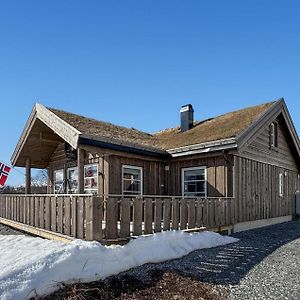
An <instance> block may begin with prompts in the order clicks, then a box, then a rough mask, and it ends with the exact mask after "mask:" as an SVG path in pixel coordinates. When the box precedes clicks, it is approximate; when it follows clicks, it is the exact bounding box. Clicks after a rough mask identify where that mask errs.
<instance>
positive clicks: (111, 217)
mask: <svg viewBox="0 0 300 300" xmlns="http://www.w3.org/2000/svg"><path fill="white" fill-rule="evenodd" d="M117 208H118V199H117V198H114V197H108V198H107V204H106V238H107V239H116V238H117V237H118V227H117V226H118V224H117V216H118V210H117Z"/></svg>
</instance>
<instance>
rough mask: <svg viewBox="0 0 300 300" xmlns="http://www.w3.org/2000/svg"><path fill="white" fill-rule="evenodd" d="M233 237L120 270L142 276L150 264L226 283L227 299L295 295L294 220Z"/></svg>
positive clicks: (299, 227) (299, 287)
mask: <svg viewBox="0 0 300 300" xmlns="http://www.w3.org/2000/svg"><path fill="white" fill-rule="evenodd" d="M233 236H234V237H237V238H239V239H241V240H240V241H239V242H238V243H235V244H230V245H227V246H221V247H217V248H213V249H206V250H197V251H194V252H192V253H190V254H189V255H187V256H185V257H183V258H181V259H178V260H173V261H169V262H164V263H160V264H147V265H144V266H142V267H138V268H135V269H132V270H130V271H127V272H126V273H125V274H127V275H131V276H134V277H136V278H139V280H142V281H145V282H147V281H148V280H150V277H149V274H151V272H153V270H160V271H164V272H177V273H179V274H180V275H181V276H184V277H190V278H192V279H195V280H198V281H201V282H209V283H213V284H215V285H217V286H222V287H224V286H226V287H227V289H228V292H229V294H230V296H229V298H230V299H300V239H299V238H300V222H299V221H293V222H288V223H283V224H278V225H273V226H268V227H265V228H260V229H255V230H249V231H245V232H241V233H237V234H234V235H233ZM121 276H122V274H121Z"/></svg>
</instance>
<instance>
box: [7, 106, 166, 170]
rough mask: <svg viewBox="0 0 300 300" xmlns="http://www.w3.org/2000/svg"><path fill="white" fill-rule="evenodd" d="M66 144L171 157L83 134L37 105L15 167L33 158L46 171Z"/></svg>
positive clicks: (35, 165) (15, 154)
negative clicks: (58, 150)
mask: <svg viewBox="0 0 300 300" xmlns="http://www.w3.org/2000/svg"><path fill="white" fill-rule="evenodd" d="M64 141H65V142H67V143H68V144H70V145H71V146H72V147H73V148H74V149H77V148H78V146H79V145H80V144H83V145H92V146H97V147H101V148H105V149H112V150H117V151H123V152H130V153H135V154H140V155H147V156H153V157H164V156H169V154H168V153H167V152H166V151H164V150H160V149H157V148H154V147H150V146H143V145H140V144H135V143H130V142H124V141H122V142H121V141H119V140H117V139H113V138H110V139H107V138H104V137H100V136H91V135H86V134H83V133H81V132H80V131H79V130H77V129H76V128H74V127H73V126H71V125H70V124H68V123H67V122H65V121H64V120H62V119H61V118H60V117H58V116H57V115H56V114H55V113H53V112H52V111H50V110H49V109H48V108H46V107H45V106H43V105H41V104H39V103H36V104H35V105H34V107H33V109H32V112H31V114H30V116H29V118H28V120H27V123H26V125H25V128H24V130H23V132H22V134H21V137H20V139H19V141H18V143H17V146H16V148H15V150H14V152H13V155H12V157H11V161H12V164H13V166H18V167H25V161H26V159H27V158H30V160H31V166H32V167H33V168H46V167H47V165H48V163H49V161H50V157H51V155H52V154H53V152H54V151H55V149H56V147H57V146H58V145H59V143H62V142H64Z"/></svg>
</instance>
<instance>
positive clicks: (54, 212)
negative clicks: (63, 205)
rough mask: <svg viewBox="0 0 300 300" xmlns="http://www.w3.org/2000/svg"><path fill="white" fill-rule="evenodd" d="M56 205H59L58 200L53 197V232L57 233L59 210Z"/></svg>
mask: <svg viewBox="0 0 300 300" xmlns="http://www.w3.org/2000/svg"><path fill="white" fill-rule="evenodd" d="M56 205H57V198H56V197H55V196H52V197H51V231H54V232H56V229H57V223H56V219H57V210H56Z"/></svg>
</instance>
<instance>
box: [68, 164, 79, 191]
mask: <svg viewBox="0 0 300 300" xmlns="http://www.w3.org/2000/svg"><path fill="white" fill-rule="evenodd" d="M76 169H77V170H78V167H72V168H67V180H68V184H67V194H72V193H70V189H69V179H70V177H69V171H73V170H76ZM78 184H79V182H78V173H77V190H76V191H75V192H74V194H76V193H78Z"/></svg>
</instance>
